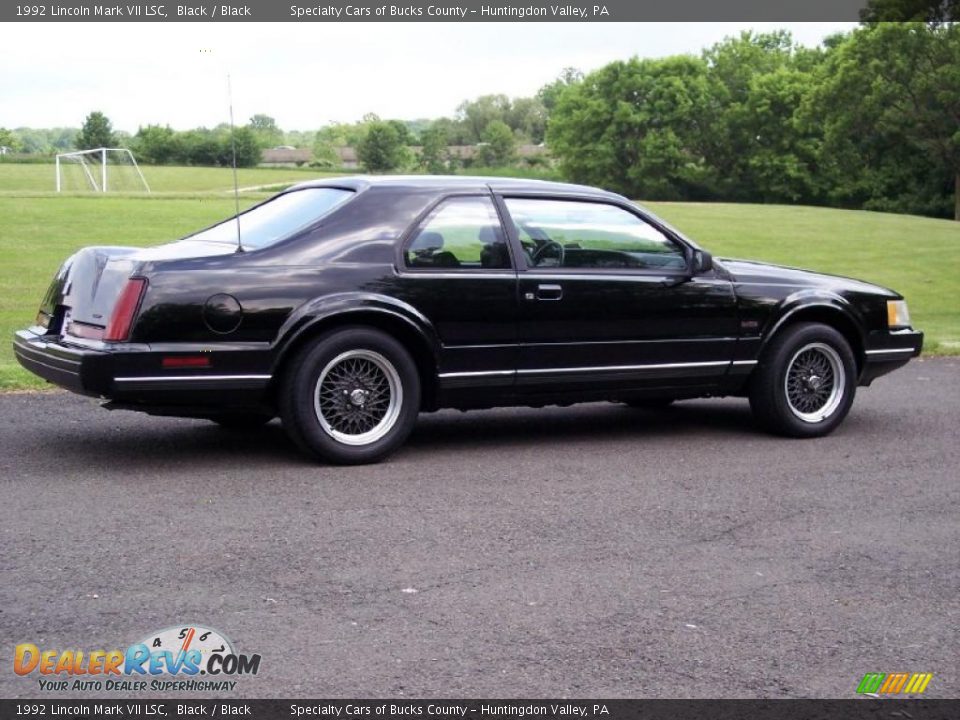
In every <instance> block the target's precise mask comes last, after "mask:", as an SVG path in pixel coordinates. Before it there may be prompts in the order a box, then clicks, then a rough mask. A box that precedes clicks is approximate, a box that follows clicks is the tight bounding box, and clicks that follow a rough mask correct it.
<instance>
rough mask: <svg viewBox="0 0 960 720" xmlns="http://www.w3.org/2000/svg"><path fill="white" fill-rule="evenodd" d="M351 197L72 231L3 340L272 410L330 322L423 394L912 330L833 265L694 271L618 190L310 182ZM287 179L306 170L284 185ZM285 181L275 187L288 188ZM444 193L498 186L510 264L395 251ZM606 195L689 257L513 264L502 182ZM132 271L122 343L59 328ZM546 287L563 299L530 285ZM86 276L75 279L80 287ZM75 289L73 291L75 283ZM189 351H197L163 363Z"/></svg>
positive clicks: (738, 390)
mask: <svg viewBox="0 0 960 720" xmlns="http://www.w3.org/2000/svg"><path fill="white" fill-rule="evenodd" d="M307 185H308V186H311V187H338V188H345V189H349V190H353V191H355V197H354V198H353V199H352V200H350V201H349V202H347V203H346V204H344V205H343V206H341V207H340V208H338V209H336V210H335V211H333V212H332V213H331V214H330V215H328V216H327V217H325V218H323V219H322V220H321V221H320V222H319V223H317V224H316V225H315V226H313V227H309V228H307V229H306V230H303V231H301V232H298V233H297V234H295V235H294V236H292V237H290V238H287V239H286V240H283V241H281V242H279V243H277V244H275V245H272V246H269V247H266V248H263V249H261V250H255V251H247V252H237V251H236V248H233V247H224V246H223V245H222V244H219V245H218V246H217V247H210V246H209V245H210V244H209V243H208V244H206V246H202V244H200V243H196V242H193V241H191V240H189V239H187V240H184V241H180V242H176V243H171V244H169V245H165V246H161V247H159V248H153V249H149V250H146V251H142V250H137V249H131V248H88V249H86V250H83V251H80V252H79V253H78V254H77V255H75V256H74V257H73V258H71V259H70V260H69V261H68V262H67V263H65V265H64V267H63V268H61V270H60V272H59V273H58V275H57V277H56V278H55V279H54V282H53V283H52V285H51V287H50V289H49V291H48V293H47V296H46V298H45V299H44V301H43V304H42V306H41V312H42V313H43V314H44V316H45V317H46V318H47V321H48V322H47V326H46V327H42V326H39V325H38V326H34V327H31V328H29V329H25V330H21V331H19V332H18V333H17V334H16V337H15V339H14V349H15V351H16V355H17V358H18V360H19V361H20V362H21V364H23V365H24V366H25V367H26V368H28V369H29V370H31V371H33V372H34V373H36V374H38V375H40V376H41V377H44V378H46V379H48V380H50V381H51V382H54V383H57V384H59V385H62V386H64V387H66V388H68V389H70V390H73V391H75V392H80V393H84V394H88V395H94V396H99V397H102V398H104V399H106V400H109V401H110V404H109V406H110V407H124V408H133V409H140V410H144V411H147V412H152V413H157V414H172V415H182V416H195V417H210V416H214V415H217V414H218V413H222V412H231V411H236V410H238V409H248V408H249V409H253V408H257V409H261V410H262V409H267V410H268V411H271V412H272V411H273V410H274V391H275V388H276V384H277V381H278V379H279V377H280V376H281V375H282V373H283V372H284V364H285V362H287V361H288V360H289V359H290V357H291V355H292V353H295V352H296V351H297V350H298V349H299V348H300V347H302V346H303V345H304V343H309V342H311V341H312V340H313V339H315V338H316V337H318V336H319V335H321V334H323V333H324V332H327V331H328V330H330V329H331V328H333V327H337V326H344V325H371V326H374V327H377V328H380V329H382V330H384V331H386V332H388V333H391V334H392V335H394V336H396V337H397V338H398V339H399V340H400V341H401V342H402V343H403V344H404V345H405V346H406V347H407V349H408V350H409V351H410V353H411V354H412V355H413V357H414V359H415V360H416V363H417V365H418V367H419V369H420V371H421V376H422V378H423V398H422V402H421V407H422V409H423V410H434V409H438V408H441V407H458V408H479V407H493V406H500V405H542V404H558V403H559V404H564V403H573V402H582V401H589V400H600V399H611V400H629V399H636V398H644V397H675V398H685V397H698V396H710V395H730V394H733V395H737V394H743V393H744V391H745V387H746V383H747V382H748V380H749V377H750V374H751V372H753V370H754V368H755V367H756V366H757V363H758V362H760V361H762V357H763V356H762V353H763V349H764V346H765V345H766V343H767V342H768V341H769V340H770V338H771V337H772V336H773V335H774V334H775V333H776V332H777V330H778V329H780V328H781V327H783V326H784V325H785V324H786V323H790V322H794V321H800V320H815V321H819V322H825V323H827V324H830V325H832V326H834V327H836V328H837V329H838V330H839V331H840V332H841V333H843V335H844V336H845V337H846V338H847V340H848V342H849V343H850V345H851V347H852V348H853V351H854V354H855V356H856V358H857V363H858V373H859V382H860V384H869V383H870V382H871V381H872V380H873V379H874V378H876V377H878V376H879V375H882V374H884V373H886V372H889V371H890V370H893V369H895V368H896V367H899V366H901V365H903V364H904V363H906V362H907V360H908V359H909V358H910V357H914V356H916V355H918V354H919V353H920V349H921V346H922V341H923V335H922V333H920V332H918V331H915V330H912V329H909V328H907V329H902V330H890V329H888V327H887V310H886V303H887V300H891V299H899V298H900V296H899V295H898V294H897V293H895V292H893V291H890V290H887V289H884V288H881V287H877V286H874V285H870V284H867V283H863V282H860V281H856V280H850V279H847V278H842V277H836V276H829V275H822V274H816V273H809V272H805V271H802V270H795V269H790V268H782V267H776V266H771V265H764V264H760V263H752V262H744V261H737V260H717V261H715V262H713V263H712V267H710V269H708V270H706V271H699V270H696V268H697V267H698V266H697V260H696V256H697V255H698V254H702V251H700V249H699V248H698V247H697V245H696V244H694V243H693V242H692V241H691V240H689V239H687V238H685V237H684V236H683V235H681V234H680V233H679V232H677V231H676V230H675V229H673V228H670V227H669V226H668V225H666V224H665V223H663V222H662V221H661V220H659V219H658V218H656V217H655V216H653V215H652V214H650V213H649V212H647V211H646V210H643V209H642V208H639V207H637V206H636V205H634V204H632V203H629V202H628V201H627V200H625V199H624V198H622V197H620V196H618V195H614V194H611V193H607V192H604V191H601V190H596V189H593V188H587V187H581V186H574V185H565V184H559V183H541V182H534V181H522V180H507V179H496V178H451V177H434V178H429V177H420V178H379V179H371V178H335V179H330V180H326V181H319V182H315V183H308V184H307ZM297 187H303V186H297ZM294 190H296V188H293V189H291V190H290V191H287V192H291V191H294ZM451 195H481V196H486V197H490V198H492V199H493V201H494V202H495V203H496V207H497V211H498V213H499V214H500V218H501V221H502V223H503V230H504V232H505V233H506V236H507V238H508V241H509V244H510V253H511V257H512V264H513V268H512V269H504V270H480V271H474V270H461V269H457V270H448V271H443V270H442V269H439V270H438V269H433V268H431V269H417V270H410V269H405V268H404V267H403V264H402V260H401V258H402V256H401V247H402V245H403V242H404V240H405V239H406V237H407V236H408V235H409V233H411V232H412V229H413V228H415V227H417V224H418V222H419V220H420V219H421V218H423V217H424V216H425V215H426V214H427V213H428V212H429V211H430V210H431V209H432V208H433V207H435V206H436V204H437V203H438V202H440V201H442V200H443V199H444V198H446V197H449V196H451ZM524 196H530V197H541V198H567V199H579V200H585V201H590V202H603V203H610V204H613V205H616V206H618V207H621V208H624V209H627V210H629V211H630V212H632V213H635V214H637V215H639V216H641V217H643V218H644V219H645V220H647V221H648V222H649V223H651V224H653V225H654V226H656V227H657V228H659V229H660V230H661V231H663V232H664V233H666V234H668V235H669V236H670V237H671V238H673V239H674V240H675V241H676V242H678V243H680V244H681V245H682V246H683V248H684V252H685V253H686V254H687V259H688V268H687V269H686V270H593V271H590V270H577V271H573V272H571V271H569V270H564V269H563V268H556V269H554V268H549V269H546V268H538V269H528V268H527V267H526V266H525V259H524V254H523V253H522V252H521V248H520V246H519V241H518V238H517V235H516V231H515V229H514V227H513V223H512V221H511V220H510V218H509V215H508V213H507V210H506V206H505V204H504V203H503V198H504V197H524ZM131 276H134V277H143V278H146V279H147V282H148V287H147V290H146V293H145V295H144V297H143V300H142V303H141V305H140V308H139V312H138V314H137V316H136V319H135V322H134V325H133V327H132V330H131V335H130V338H129V340H128V341H127V342H104V341H102V340H95V339H94V340H91V339H84V338H82V337H76V336H74V335H73V334H71V333H69V332H65V329H66V328H65V320H66V321H68V322H73V323H76V326H77V327H80V326H84V325H86V326H88V327H92V328H97V327H102V326H103V325H105V324H106V318H108V317H109V313H110V311H111V309H112V307H111V302H112V301H113V300H115V299H116V296H117V294H118V293H119V288H120V287H121V286H122V284H123V283H124V282H126V280H127V278H128V277H131ZM544 284H548V285H549V286H551V287H552V286H559V287H560V288H561V290H562V297H561V298H560V299H559V300H556V299H552V298H551V299H550V300H542V299H540V298H539V297H538V293H539V292H540V288H541V287H542V286H543V285H544ZM90 288H93V291H92V292H91V291H90V290H89V289H90ZM85 293H86V294H85ZM198 354H204V355H206V356H207V357H208V358H209V366H208V367H202V368H194V369H185V368H167V367H165V366H164V365H163V359H164V358H171V357H181V356H183V357H188V356H191V357H192V356H196V355H198Z"/></svg>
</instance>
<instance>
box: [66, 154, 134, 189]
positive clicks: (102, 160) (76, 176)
mask: <svg viewBox="0 0 960 720" xmlns="http://www.w3.org/2000/svg"><path fill="white" fill-rule="evenodd" d="M56 167H57V192H63V191H64V189H73V190H80V191H84V190H86V191H91V190H92V191H93V192H104V193H105V192H108V191H113V192H117V191H128V192H143V191H146V192H150V185H148V184H147V179H146V178H145V177H144V176H143V173H142V172H141V171H140V166H139V165H137V161H136V159H135V158H134V157H133V153H132V152H130V150H128V149H127V148H106V147H102V148H96V149H94V150H77V151H74V152H66V153H58V154H57V157H56ZM68 185H71V186H72V187H70V188H68V187H67V186H68Z"/></svg>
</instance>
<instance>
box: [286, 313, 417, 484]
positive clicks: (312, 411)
mask: <svg viewBox="0 0 960 720" xmlns="http://www.w3.org/2000/svg"><path fill="white" fill-rule="evenodd" d="M279 404H280V417H281V419H282V421H283V426H284V429H285V430H286V432H287V434H288V435H289V436H290V438H291V439H292V440H293V442H294V443H295V444H296V445H297V446H298V447H299V448H300V449H301V450H303V451H304V452H305V453H306V454H307V455H309V456H311V457H313V458H316V459H319V460H325V461H327V462H330V463H334V464H337V465H361V464H364V463H374V462H379V461H380V460H382V459H383V458H385V457H386V456H387V455H389V454H390V453H392V452H393V451H394V450H396V449H397V448H398V447H399V446H400V445H401V444H403V442H404V441H405V440H406V439H407V436H409V435H410V431H411V430H413V426H414V424H415V423H416V419H417V413H418V411H419V409H420V376H419V373H418V372H417V366H416V364H415V363H414V362H413V359H412V358H411V357H410V353H408V352H407V350H406V349H405V348H404V347H403V345H401V344H400V343H399V342H397V341H396V340H395V339H394V338H392V337H390V336H389V335H387V334H385V333H383V332H380V331H379V330H374V329H372V328H365V327H347V328H341V329H338V330H334V331H332V332H330V333H327V334H325V335H323V336H321V337H319V338H317V339H316V340H315V341H313V342H312V343H310V344H309V345H307V346H306V347H304V348H303V349H302V350H300V351H299V352H298V353H297V355H296V356H295V357H294V358H293V359H292V360H291V362H290V364H289V366H288V367H287V369H286V371H285V373H284V375H283V377H282V379H281V387H280V397H279Z"/></svg>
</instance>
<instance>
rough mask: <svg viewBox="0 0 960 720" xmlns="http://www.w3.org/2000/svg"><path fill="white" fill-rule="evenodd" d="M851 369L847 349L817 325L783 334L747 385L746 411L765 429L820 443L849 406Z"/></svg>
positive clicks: (832, 333)
mask: <svg viewBox="0 0 960 720" xmlns="http://www.w3.org/2000/svg"><path fill="white" fill-rule="evenodd" d="M856 374H857V365H856V362H855V361H854V357H853V351H852V350H851V349H850V344H849V343H848V342H847V341H846V339H845V338H844V337H843V335H841V334H840V333H839V332H837V331H836V330H834V329H833V328H832V327H829V326H828V325H822V324H820V323H799V324H797V325H793V326H790V327H788V328H786V329H785V330H783V331H782V332H781V334H780V335H778V336H777V337H775V338H774V339H773V341H772V342H771V344H770V347H769V348H767V350H766V352H765V353H764V356H763V358H762V359H761V361H760V364H759V365H758V366H757V369H756V373H755V375H754V377H753V379H752V380H751V384H750V408H751V410H752V411H753V414H754V416H755V417H756V418H757V420H758V421H759V422H760V424H761V425H762V426H764V427H765V428H766V429H768V430H770V431H772V432H775V433H777V434H780V435H787V436H790V437H820V436H822V435H827V434H828V433H830V432H832V431H833V430H834V429H836V427H837V426H838V425H839V424H840V423H841V422H843V419H844V418H845V417H846V416H847V413H848V412H849V410H850V406H851V405H852V404H853V397H854V394H855V393H856V387H857V377H856Z"/></svg>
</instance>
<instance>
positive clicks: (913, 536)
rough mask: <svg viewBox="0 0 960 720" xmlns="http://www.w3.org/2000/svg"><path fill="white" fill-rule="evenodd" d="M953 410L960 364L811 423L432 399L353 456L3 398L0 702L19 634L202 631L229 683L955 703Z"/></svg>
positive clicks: (114, 644) (959, 538) (321, 693)
mask: <svg viewBox="0 0 960 720" xmlns="http://www.w3.org/2000/svg"><path fill="white" fill-rule="evenodd" d="M958 427H960V358H944V359H924V360H921V361H914V362H912V363H910V364H909V365H908V366H907V367H906V368H904V369H902V370H899V371H897V372H896V373H894V374H892V375H890V376H888V377H884V378H881V379H880V380H878V381H877V382H876V383H874V386H873V387H871V388H860V389H859V390H858V395H857V399H856V402H855V404H854V407H853V410H852V412H851V414H850V416H849V417H848V419H847V420H846V422H845V423H844V424H843V425H842V426H841V427H840V429H839V430H838V431H837V432H835V433H834V434H833V435H831V436H830V437H827V438H823V439H819V440H787V439H782V438H776V437H771V436H767V435H764V434H762V433H760V432H758V431H757V430H756V429H755V428H754V426H753V425H752V421H751V417H750V413H749V409H748V406H747V404H746V402H745V401H742V400H710V401H689V402H683V403H679V404H677V405H676V406H674V407H673V408H670V409H668V410H666V411H658V412H651V411H641V410H631V409H629V408H626V407H623V406H618V405H612V404H590V405H582V406H577V407H572V408H548V409H544V410H532V409H504V410H493V411H484V412H471V413H459V412H443V413H437V414H433V415H423V416H421V418H420V422H419V424H418V427H417V430H416V431H415V434H414V436H413V437H412V439H411V441H410V442H409V443H408V445H407V446H406V447H405V448H403V449H402V450H401V451H400V452H399V453H398V454H396V455H395V456H394V457H392V458H391V459H390V460H388V461H387V462H384V463H382V464H380V465H375V466H366V467H355V468H337V467H328V466H323V465H317V464H314V463H311V462H309V461H307V460H305V459H304V458H303V457H301V456H300V455H299V454H298V453H297V452H296V450H295V449H294V447H293V446H292V445H291V443H290V442H289V441H288V440H287V439H286V437H285V436H284V434H283V431H282V428H281V427H280V425H279V423H278V422H276V421H275V422H273V423H271V424H270V425H269V426H267V427H266V428H264V429H262V430H259V431H256V432H243V433H230V432H225V431H223V430H221V429H219V428H217V427H216V426H214V425H212V424H210V423H206V422H201V421H191V420H176V419H167V418H152V417H148V416H145V415H139V414H135V413H128V412H108V411H106V410H102V409H100V408H98V407H97V403H96V402H94V401H92V400H89V399H85V398H79V397H76V396H73V395H70V394H67V393H63V392H48V393H32V394H30V393H26V394H23V393H17V394H6V395H0V697H7V698H10V697H37V696H38V695H42V693H41V692H40V691H39V686H38V677H39V676H38V675H37V674H36V673H34V674H32V675H29V676H26V677H18V676H16V675H15V674H14V672H13V671H12V655H13V647H14V645H15V644H17V643H28V642H29V643H34V644H36V645H38V647H40V649H61V650H62V649H66V648H73V649H84V650H86V651H89V650H110V649H114V648H125V647H126V646H127V645H128V644H130V643H133V642H136V641H138V640H139V639H141V638H143V637H144V636H145V635H147V634H148V633H150V632H151V631H157V630H160V629H163V628H168V627H171V626H178V625H181V624H184V625H185V624H192V623H198V624H202V625H204V626H208V627H212V628H216V629H218V630H220V631H222V632H223V634H224V635H226V636H227V637H228V638H230V639H231V640H232V641H233V644H234V646H235V648H236V650H237V651H238V652H242V653H246V654H252V653H258V654H260V655H261V658H262V660H261V665H260V670H259V673H258V674H257V675H256V676H247V677H240V678H237V685H236V687H235V689H234V690H233V691H231V692H228V693H225V694H224V695H225V696H229V697H367V698H370V697H386V696H391V697H403V696H406V697H420V698H426V697H485V698H486V697H504V698H506V697H561V696H567V697H608V698H613V697H853V696H854V690H855V689H856V686H857V684H858V683H859V681H860V679H861V678H862V676H863V674H864V673H866V672H932V673H934V678H933V680H932V681H931V683H930V685H929V686H928V688H927V691H926V695H927V696H930V697H956V696H958V695H960V653H958V651H957V647H958V640H960V637H958V635H960V632H958V628H960V599H958V597H960V596H958V591H960V552H958V548H960V502H958V501H960V482H958V477H960V472H958V469H957V468H958V466H960V462H958V461H960V445H958V436H960V433H958ZM72 679H73V678H71V680H72ZM95 694H96V695H98V696H101V697H102V696H106V695H107V694H106V693H95ZM210 694H211V693H197V695H210ZM121 695H122V694H121ZM121 695H118V696H121ZM68 696H75V697H86V696H89V694H88V693H82V692H79V691H78V692H66V693H62V692H61V693H54V694H48V697H51V698H53V697H58V698H64V697H68ZM141 697H144V696H143V695H141Z"/></svg>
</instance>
